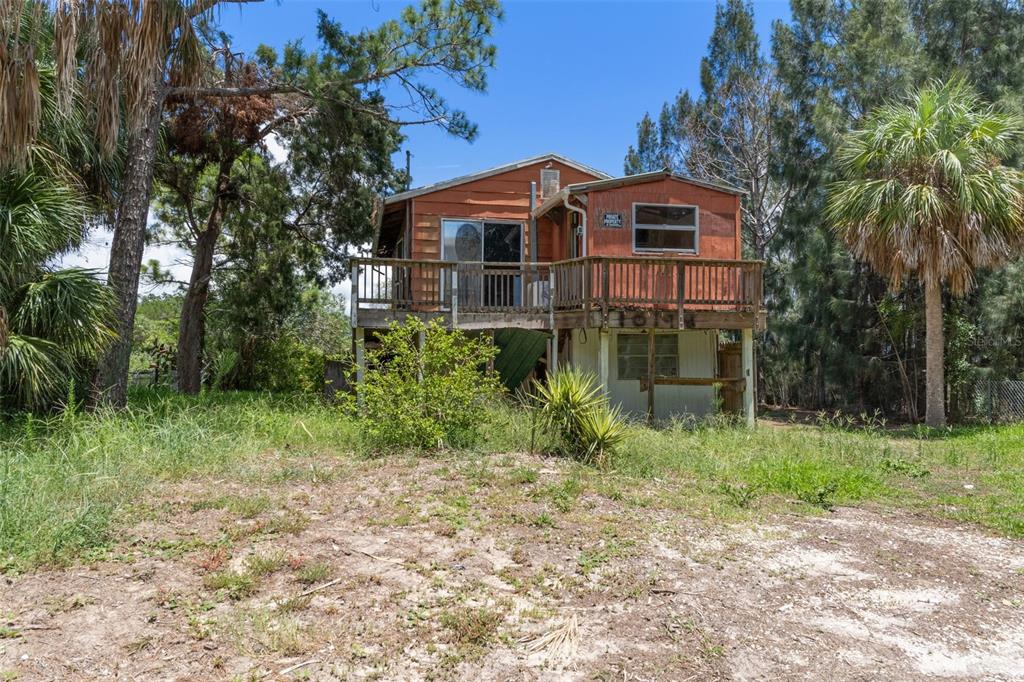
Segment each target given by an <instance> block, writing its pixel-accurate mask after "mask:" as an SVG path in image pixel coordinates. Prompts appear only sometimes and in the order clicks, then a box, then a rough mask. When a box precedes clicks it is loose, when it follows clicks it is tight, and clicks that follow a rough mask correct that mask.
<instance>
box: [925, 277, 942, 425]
mask: <svg viewBox="0 0 1024 682" xmlns="http://www.w3.org/2000/svg"><path fill="white" fill-rule="evenodd" d="M924 321H925V386H926V388H925V416H924V421H925V424H927V425H928V426H932V427H936V428H941V427H943V426H945V425H946V408H945V385H946V377H945V368H944V366H943V365H944V359H943V355H944V352H945V341H944V339H943V331H942V285H941V284H940V283H939V282H938V281H932V282H925V283H924Z"/></svg>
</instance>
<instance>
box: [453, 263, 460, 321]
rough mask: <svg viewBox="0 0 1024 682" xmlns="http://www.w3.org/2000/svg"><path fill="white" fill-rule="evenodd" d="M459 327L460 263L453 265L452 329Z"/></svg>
mask: <svg viewBox="0 0 1024 682" xmlns="http://www.w3.org/2000/svg"><path fill="white" fill-rule="evenodd" d="M458 327H459V264H458V263H455V264H454V265H453V266H452V329H458Z"/></svg>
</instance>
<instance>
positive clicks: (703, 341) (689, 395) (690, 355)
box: [569, 329, 718, 419]
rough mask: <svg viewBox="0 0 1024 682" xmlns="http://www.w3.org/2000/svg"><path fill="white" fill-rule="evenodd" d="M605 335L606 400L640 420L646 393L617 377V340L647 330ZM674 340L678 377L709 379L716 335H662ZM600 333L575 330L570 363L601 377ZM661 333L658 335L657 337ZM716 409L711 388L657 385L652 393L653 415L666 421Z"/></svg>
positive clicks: (703, 332) (715, 359)
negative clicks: (672, 337) (677, 360)
mask: <svg viewBox="0 0 1024 682" xmlns="http://www.w3.org/2000/svg"><path fill="white" fill-rule="evenodd" d="M604 333H605V334H606V335H607V337H606V338H607V344H606V348H607V353H608V358H607V363H608V364H607V371H608V397H609V399H610V400H611V402H612V404H613V405H615V404H617V405H621V406H622V409H623V411H624V412H627V413H629V414H631V415H633V416H637V417H643V416H646V414H647V394H646V393H642V392H641V391H640V382H639V381H638V380H636V379H620V378H619V363H618V357H619V339H620V338H621V337H622V336H624V335H626V334H642V335H646V334H647V332H646V330H637V331H632V330H617V329H613V330H609V331H607V332H604ZM664 333H666V334H672V335H674V336H675V337H676V341H677V343H678V348H679V371H678V374H677V376H681V377H700V378H709V377H713V376H715V375H716V369H717V364H718V343H717V339H718V333H717V332H716V331H715V330H685V331H678V332H673V331H669V332H664ZM600 335H601V331H600V330H599V329H575V330H573V332H572V347H571V352H570V356H569V360H570V362H571V363H572V364H574V365H576V366H577V367H581V368H583V369H586V370H589V371H591V372H593V373H594V374H595V375H597V376H600V372H601V363H600V346H601V336H600ZM660 335H661V333H659V336H660ZM714 410H715V389H714V388H712V387H710V386H657V387H656V388H655V393H654V416H655V417H656V418H658V419H668V418H671V417H673V416H676V415H695V416H698V417H703V416H705V415H708V414H712V413H713V412H714Z"/></svg>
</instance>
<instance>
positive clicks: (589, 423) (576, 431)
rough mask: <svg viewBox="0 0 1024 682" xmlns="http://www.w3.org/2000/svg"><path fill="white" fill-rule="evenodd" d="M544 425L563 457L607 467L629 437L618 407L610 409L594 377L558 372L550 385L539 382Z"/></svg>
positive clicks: (586, 373)
mask: <svg viewBox="0 0 1024 682" xmlns="http://www.w3.org/2000/svg"><path fill="white" fill-rule="evenodd" d="M535 387H536V390H537V394H538V396H539V398H540V401H541V407H540V416H541V422H542V424H543V426H544V427H545V429H546V430H548V431H549V432H550V435H551V436H552V437H553V438H554V440H555V443H556V449H557V450H558V452H560V453H561V454H564V455H567V456H570V457H574V458H576V459H579V460H581V461H584V462H588V463H594V464H599V465H604V464H606V463H607V461H608V457H609V455H611V453H612V452H613V451H614V450H615V448H616V447H618V446H619V445H620V444H621V443H622V442H623V441H624V440H625V439H626V435H627V431H626V424H625V422H624V421H623V419H622V416H621V412H620V410H619V408H618V407H614V408H613V407H610V406H609V405H608V400H607V398H605V396H604V393H603V392H602V390H601V387H600V386H599V385H598V383H597V380H596V379H595V378H594V375H593V374H590V373H589V372H584V371H582V370H580V369H577V368H575V367H571V368H569V369H562V370H558V371H557V372H555V373H554V374H552V375H551V376H549V377H548V381H547V385H544V384H541V383H540V382H536V383H535Z"/></svg>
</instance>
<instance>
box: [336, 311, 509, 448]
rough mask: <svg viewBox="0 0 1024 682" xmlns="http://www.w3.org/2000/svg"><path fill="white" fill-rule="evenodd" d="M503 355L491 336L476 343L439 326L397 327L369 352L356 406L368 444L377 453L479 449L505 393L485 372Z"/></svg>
mask: <svg viewBox="0 0 1024 682" xmlns="http://www.w3.org/2000/svg"><path fill="white" fill-rule="evenodd" d="M421 333H422V334H423V339H424V340H423V345H422V347H421V346H420V344H419V343H418V337H419V336H420V334H421ZM497 353H498V351H497V349H496V348H495V347H494V344H493V342H492V341H491V339H490V337H488V336H479V337H469V336H467V335H466V334H465V333H464V332H462V331H460V330H457V329H456V330H448V329H445V328H444V327H443V326H442V324H441V322H440V321H438V320H434V321H432V322H431V323H430V324H429V325H425V324H424V323H423V322H422V321H420V320H418V319H416V318H412V317H410V318H409V319H408V320H407V321H406V323H405V324H402V325H399V324H392V325H391V327H390V328H389V329H388V330H387V331H386V332H384V333H383V334H382V335H381V336H380V337H379V345H378V346H377V347H376V348H368V349H366V372H365V374H364V377H363V382H362V385H361V386H359V387H358V389H357V395H356V397H355V398H354V399H353V400H352V402H350V407H351V408H353V409H355V412H356V414H357V415H358V416H359V417H360V419H361V421H362V425H363V437H364V438H365V440H366V443H367V444H368V445H369V446H370V447H371V448H373V449H375V450H394V449H403V448H414V449H421V450H429V449H435V448H443V447H466V446H469V445H473V444H474V443H476V442H477V440H478V439H479V436H480V426H481V425H482V424H483V422H484V420H485V419H486V410H487V407H488V402H489V401H493V400H494V399H495V398H497V397H498V396H499V395H500V393H501V384H500V382H499V380H498V377H497V375H495V374H494V372H489V371H487V370H486V369H485V368H486V366H487V364H488V362H489V361H490V360H491V359H492V358H494V357H495V356H496V355H497Z"/></svg>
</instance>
